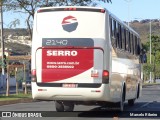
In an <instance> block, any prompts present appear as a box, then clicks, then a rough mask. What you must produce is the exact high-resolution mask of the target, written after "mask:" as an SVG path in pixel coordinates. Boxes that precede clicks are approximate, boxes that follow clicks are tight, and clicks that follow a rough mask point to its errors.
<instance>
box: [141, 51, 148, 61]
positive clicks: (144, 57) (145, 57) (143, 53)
mask: <svg viewBox="0 0 160 120" xmlns="http://www.w3.org/2000/svg"><path fill="white" fill-rule="evenodd" d="M140 62H141V63H147V55H146V51H145V50H144V49H142V50H141V53H140Z"/></svg>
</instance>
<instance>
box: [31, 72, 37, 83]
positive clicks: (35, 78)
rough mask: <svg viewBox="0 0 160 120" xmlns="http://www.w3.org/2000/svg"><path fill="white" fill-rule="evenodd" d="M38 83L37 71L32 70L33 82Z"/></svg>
mask: <svg viewBox="0 0 160 120" xmlns="http://www.w3.org/2000/svg"><path fill="white" fill-rule="evenodd" d="M36 81H37V76H36V69H33V70H32V82H36Z"/></svg>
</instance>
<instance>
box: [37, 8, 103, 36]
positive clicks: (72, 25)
mask: <svg viewBox="0 0 160 120" xmlns="http://www.w3.org/2000/svg"><path fill="white" fill-rule="evenodd" d="M104 16H105V14H104V13H101V12H90V11H88V12H87V11H52V12H42V13H37V20H36V29H37V32H38V33H39V35H42V36H48V37H57V38H58V37H61V38H62V36H65V37H90V38H93V37H102V36H104V27H105V22H104Z"/></svg>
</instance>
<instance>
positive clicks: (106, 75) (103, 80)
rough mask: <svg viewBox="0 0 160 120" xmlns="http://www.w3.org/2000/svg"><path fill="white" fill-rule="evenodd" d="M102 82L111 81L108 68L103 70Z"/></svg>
mask: <svg viewBox="0 0 160 120" xmlns="http://www.w3.org/2000/svg"><path fill="white" fill-rule="evenodd" d="M102 83H109V72H108V71H107V70H103V73H102Z"/></svg>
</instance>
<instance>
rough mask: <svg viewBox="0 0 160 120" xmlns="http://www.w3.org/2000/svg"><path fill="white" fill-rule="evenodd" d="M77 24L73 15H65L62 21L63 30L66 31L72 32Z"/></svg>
mask: <svg viewBox="0 0 160 120" xmlns="http://www.w3.org/2000/svg"><path fill="white" fill-rule="evenodd" d="M77 26H78V22H77V19H76V18H75V17H73V16H67V17H65V18H64V19H63V21H62V27H63V30H65V31H67V32H72V31H74V30H76V28H77Z"/></svg>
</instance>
